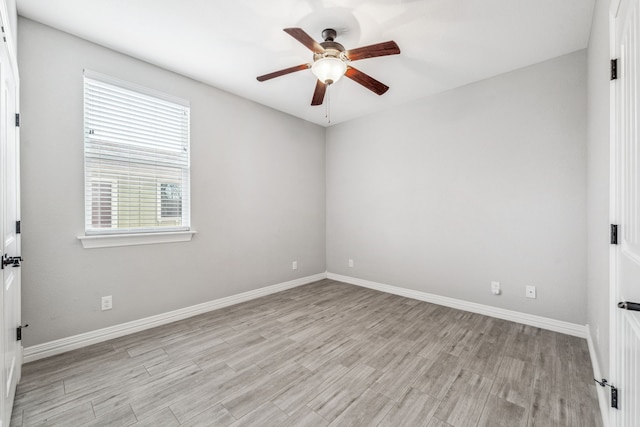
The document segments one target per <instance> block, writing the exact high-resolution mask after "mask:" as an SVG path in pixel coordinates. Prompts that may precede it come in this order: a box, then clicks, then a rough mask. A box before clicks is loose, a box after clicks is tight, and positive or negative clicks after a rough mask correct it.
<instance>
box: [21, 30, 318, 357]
mask: <svg viewBox="0 0 640 427" xmlns="http://www.w3.org/2000/svg"><path fill="white" fill-rule="evenodd" d="M19 67H20V73H21V84H22V87H21V91H22V94H21V105H22V111H21V113H22V127H21V137H22V223H23V241H22V244H23V256H24V258H25V260H26V261H25V262H24V267H23V299H22V301H23V314H22V318H23V320H24V321H25V322H27V323H29V324H30V326H29V333H28V334H26V337H25V342H24V344H25V346H31V345H34V344H39V343H42V342H46V341H50V340H54V339H57V338H63V337H67V336H70V335H74V334H78V333H82V332H86V331H92V330H95V329H99V328H102V327H107V326H110V325H115V324H120V323H123V322H127V321H131V320H135V319H139V318H144V317H147V316H151V315H155V314H160V313H164V312H167V311H171V310H175V309H178V308H182V307H187V306H190V305H194V304H198V303H202V302H205V301H210V300H213V299H217V298H221V297H225V296H229V295H234V294H238V293H241V292H245V291H249V290H252V289H256V288H260V287H264V286H267V285H272V284H276V283H281V282H285V281H288V280H292V279H296V278H299V277H305V276H309V275H312V274H316V273H321V272H324V271H325V145H324V144H325V142H324V137H325V132H324V129H323V128H322V127H319V126H316V125H313V124H310V123H307V122H304V121H302V120H300V119H297V118H293V117H291V116H288V115H285V114H282V113H279V112H276V111H274V110H271V109H269V108H266V107H263V106H260V105H258V104H255V103H253V102H250V101H247V100H244V99H241V98H238V97H236V96H233V95H230V94H228V93H225V92H223V91H220V90H217V89H214V88H212V87H209V86H206V85H203V84H200V83H198V82H195V81H193V80H190V79H188V78H185V77H182V76H179V75H177V74H174V73H171V72H169V71H166V70H162V69H160V68H158V67H155V66H152V65H149V64H147V63H144V62H141V61H139V60H136V59H133V58H130V57H127V56H124V55H122V54H119V53H116V52H114V51H111V50H109V49H105V48H103V47H100V46H97V45H95V44H92V43H90V42H87V41H84V40H81V39H79V38H76V37H74V36H71V35H68V34H66V33H63V32H60V31H57V30H54V29H52V28H49V27H46V26H43V25H40V24H38V23H35V22H33V21H30V20H26V19H23V18H20V20H19ZM83 68H87V69H90V70H93V71H97V72H100V73H104V74H108V75H111V76H114V77H118V78H121V79H124V80H127V81H130V82H133V83H137V84H141V85H144V86H146V87H150V88H153V89H156V90H159V91H162V92H165V93H168V94H172V95H175V96H178V97H181V98H184V99H187V100H190V101H191V120H192V123H191V158H192V175H191V183H192V184H191V190H192V206H191V207H192V225H193V228H194V229H195V230H197V232H198V234H196V236H195V237H194V239H193V240H192V241H191V242H188V243H172V244H159V245H146V246H131V247H118V248H105V249H83V248H82V245H81V243H80V242H79V241H78V240H77V238H76V236H79V235H82V234H83V233H84V228H83V227H84V225H83V218H84V213H83V209H84V205H83V203H84V202H83V167H84V166H83V130H82V129H83V123H82V114H83V112H82V108H83V103H82V90H83V86H82V71H83ZM293 260H297V261H298V270H296V271H292V270H291V261H293ZM102 295H113V305H114V308H113V310H112V311H105V312H102V311H100V297H101V296H102Z"/></svg>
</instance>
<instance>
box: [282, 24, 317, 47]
mask: <svg viewBox="0 0 640 427" xmlns="http://www.w3.org/2000/svg"><path fill="white" fill-rule="evenodd" d="M283 31H284V32H285V33H287V34H289V35H290V36H291V37H293V38H294V39H296V40H298V41H299V42H300V43H302V44H303V45H305V46H306V47H307V49H309V50H310V51H312V52H314V53H323V52H324V48H323V47H322V46H321V45H320V43H318V42H317V41H315V40H314V39H313V38H312V37H311V36H310V35H309V34H307V33H305V32H304V30H303V29H302V28H285V29H284V30H283Z"/></svg>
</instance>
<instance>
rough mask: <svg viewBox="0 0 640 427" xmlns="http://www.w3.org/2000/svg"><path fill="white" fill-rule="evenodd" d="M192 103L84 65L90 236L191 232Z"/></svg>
mask: <svg viewBox="0 0 640 427" xmlns="http://www.w3.org/2000/svg"><path fill="white" fill-rule="evenodd" d="M189 113H190V111H189V104H188V102H186V101H183V100H180V99H176V98H173V97H171V96H169V95H165V94H161V93H158V92H155V91H153V90H150V89H146V88H141V87H138V86H136V85H133V84H131V83H126V82H122V81H119V80H117V79H114V78H111V77H107V76H103V75H101V74H97V73H94V72H90V71H87V70H85V73H84V156H85V233H86V234H87V235H92V234H94V235H100V234H117V233H141V232H144V233H146V232H157V231H162V232H166V231H185V230H189V229H190V215H189V193H190V191H189Z"/></svg>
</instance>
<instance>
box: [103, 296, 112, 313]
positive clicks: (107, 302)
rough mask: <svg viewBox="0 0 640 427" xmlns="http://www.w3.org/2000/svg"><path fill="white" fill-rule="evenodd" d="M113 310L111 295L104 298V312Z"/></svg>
mask: <svg viewBox="0 0 640 427" xmlns="http://www.w3.org/2000/svg"><path fill="white" fill-rule="evenodd" d="M112 308H113V299H112V297H111V295H109V296H107V297H102V311H105V310H111V309H112Z"/></svg>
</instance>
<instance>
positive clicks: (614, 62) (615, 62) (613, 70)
mask: <svg viewBox="0 0 640 427" xmlns="http://www.w3.org/2000/svg"><path fill="white" fill-rule="evenodd" d="M617 78H618V58H615V59H612V60H611V80H616V79H617Z"/></svg>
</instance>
